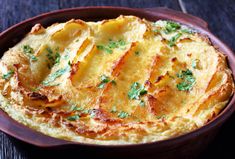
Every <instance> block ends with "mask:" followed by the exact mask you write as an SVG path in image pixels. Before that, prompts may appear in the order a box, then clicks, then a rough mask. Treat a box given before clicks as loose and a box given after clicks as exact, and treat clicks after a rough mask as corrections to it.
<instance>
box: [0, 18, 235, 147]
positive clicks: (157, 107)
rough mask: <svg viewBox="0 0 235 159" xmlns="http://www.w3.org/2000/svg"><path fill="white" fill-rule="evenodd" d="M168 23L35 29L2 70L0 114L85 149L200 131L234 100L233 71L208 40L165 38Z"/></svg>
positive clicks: (180, 31) (180, 30)
mask: <svg viewBox="0 0 235 159" xmlns="http://www.w3.org/2000/svg"><path fill="white" fill-rule="evenodd" d="M168 23H169V22H167V21H162V20H160V21H157V22H149V21H146V20H144V19H139V18H137V17H134V16H120V17H118V18H116V19H110V20H104V21H99V22H84V21H81V20H70V21H68V22H66V23H58V24H54V25H52V26H50V27H48V28H46V29H44V28H43V27H42V26H41V25H40V24H37V25H35V26H34V27H33V28H32V30H31V32H30V33H29V34H28V35H27V36H26V37H25V38H24V39H23V40H22V41H21V42H19V43H18V44H17V45H16V46H14V47H13V48H10V49H9V50H8V51H7V52H5V54H4V56H3V57H2V59H1V61H0V65H1V67H0V68H1V70H0V75H1V76H2V79H1V80H0V88H1V89H0V90H1V95H0V103H1V105H0V108H2V109H3V110H4V111H5V112H7V113H8V114H9V115H10V116H11V117H12V118H14V119H15V120H17V121H19V122H20V123H23V124H25V125H27V126H29V127H31V128H33V129H35V130H37V131H39V132H42V133H44V134H47V135H49V136H53V137H56V138H61V139H66V140H71V141H76V142H83V143H95V144H132V143H144V142H153V141H158V140H163V139H167V138H171V137H174V136H178V135H181V134H185V133H187V132H190V131H192V130H195V129H197V128H199V127H201V126H203V125H204V124H206V123H207V122H208V121H210V120H212V119H213V118H214V117H215V116H216V115H218V114H219V113H220V111H221V110H222V109H223V108H224V107H225V106H226V104H227V102H228V100H229V98H230V96H231V95H232V94H233V92H234V82H233V80H232V76H231V71H230V70H229V68H228V66H227V63H226V60H225V56H224V55H223V54H222V53H220V52H219V51H218V50H216V49H215V48H214V47H213V46H212V45H211V44H210V42H209V40H208V39H207V38H206V37H203V36H202V35H200V34H198V33H196V32H193V31H191V30H190V29H189V28H187V27H186V26H180V27H177V28H176V29H175V30H174V31H170V32H169V31H168V32H167V31H166V27H167V25H168ZM185 30H188V32H185ZM177 36H178V37H177ZM172 42H173V43H172ZM27 47H28V52H27ZM29 50H31V51H29ZM187 71H188V74H189V75H188V76H187V75H185V76H187V77H184V75H183V74H184V73H185V74H187V73H186V72H187ZM184 78H187V79H184ZM185 80H186V81H185ZM182 82H185V83H186V85H183V87H185V88H183V89H182V88H179V87H180V86H179V85H180V84H182ZM185 83H184V84H185ZM187 86H188V88H186V87H187ZM181 87H182V86H181ZM133 94H134V95H133Z"/></svg>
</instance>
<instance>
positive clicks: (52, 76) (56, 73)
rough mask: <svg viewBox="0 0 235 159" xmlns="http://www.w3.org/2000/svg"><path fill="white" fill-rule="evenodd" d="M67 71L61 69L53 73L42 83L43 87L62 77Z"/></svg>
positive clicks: (66, 69)
mask: <svg viewBox="0 0 235 159" xmlns="http://www.w3.org/2000/svg"><path fill="white" fill-rule="evenodd" d="M68 70H69V68H68V67H66V68H61V69H58V70H57V71H55V72H54V73H52V74H50V75H49V76H48V78H47V79H46V80H45V81H43V82H42V84H43V85H45V86H48V85H49V84H50V83H51V82H53V81H54V80H55V79H56V78H58V77H60V76H61V75H63V74H64V73H65V72H67V71H68Z"/></svg>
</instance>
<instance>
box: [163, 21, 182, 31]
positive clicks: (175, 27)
mask: <svg viewBox="0 0 235 159" xmlns="http://www.w3.org/2000/svg"><path fill="white" fill-rule="evenodd" d="M180 28H181V25H180V24H178V23H175V22H171V21H167V23H166V26H165V30H164V32H165V33H166V34H169V33H171V32H174V31H176V30H178V29H180Z"/></svg>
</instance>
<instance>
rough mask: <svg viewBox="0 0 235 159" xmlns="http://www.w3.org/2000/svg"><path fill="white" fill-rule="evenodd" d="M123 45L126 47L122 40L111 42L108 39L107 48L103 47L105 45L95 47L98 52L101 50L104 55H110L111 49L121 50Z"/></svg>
mask: <svg viewBox="0 0 235 159" xmlns="http://www.w3.org/2000/svg"><path fill="white" fill-rule="evenodd" d="M125 45H126V42H125V41H124V40H122V39H121V40H118V41H113V40H111V39H109V43H108V45H107V46H105V45H96V48H97V49H98V50H103V51H105V52H106V53H109V54H112V53H113V49H116V48H120V49H122V47H123V46H125Z"/></svg>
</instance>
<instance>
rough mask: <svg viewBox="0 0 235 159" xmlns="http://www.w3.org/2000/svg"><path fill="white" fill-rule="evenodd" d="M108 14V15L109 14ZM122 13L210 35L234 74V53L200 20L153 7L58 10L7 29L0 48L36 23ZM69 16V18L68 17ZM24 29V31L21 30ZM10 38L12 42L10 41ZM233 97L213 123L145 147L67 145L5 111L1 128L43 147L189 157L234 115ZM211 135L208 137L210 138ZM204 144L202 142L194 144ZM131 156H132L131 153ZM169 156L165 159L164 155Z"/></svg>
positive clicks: (22, 34)
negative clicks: (78, 147) (175, 22)
mask: <svg viewBox="0 0 235 159" xmlns="http://www.w3.org/2000/svg"><path fill="white" fill-rule="evenodd" d="M107 12H109V13H110V14H108V16H107V15H106V13H107ZM120 14H123V15H136V16H138V17H141V18H146V19H147V20H150V21H156V20H158V19H169V20H174V21H177V22H180V23H182V24H185V25H188V26H190V27H192V28H194V29H196V30H198V31H199V32H200V33H202V34H205V35H207V36H208V37H209V38H210V39H211V41H212V43H213V45H214V46H216V47H218V49H219V50H220V51H221V52H223V53H225V54H226V55H227V56H228V63H229V66H230V68H231V70H232V72H233V74H234V69H235V64H234V61H235V60H234V56H233V53H232V51H231V50H230V49H229V48H228V47H227V46H226V45H225V44H223V43H222V42H221V41H220V40H219V39H217V38H216V37H215V36H213V35H212V34H211V33H210V31H209V30H208V28H207V24H206V23H205V22H204V21H202V20H200V19H199V18H196V17H193V16H190V15H186V14H183V13H181V12H176V11H172V10H169V9H165V8H154V9H144V10H142V9H129V8H119V7H87V8H74V9H67V10H61V11H55V12H51V13H47V14H43V15H41V16H38V17H35V18H32V19H29V20H26V21H25V22H22V23H20V24H17V25H15V26H13V27H11V28H9V29H8V30H6V31H4V32H3V33H1V35H0V37H1V41H0V45H1V46H4V47H2V48H1V53H3V52H4V51H6V50H7V49H8V48H10V47H12V46H14V44H16V43H17V42H18V41H19V40H21V39H22V38H23V36H24V35H25V34H26V33H27V32H29V30H30V28H31V27H32V26H33V25H34V24H36V23H41V24H42V25H43V26H49V25H50V24H52V23H54V22H63V21H66V20H69V19H72V18H79V19H82V20H86V21H87V20H92V21H95V20H101V19H109V18H115V17H117V16H119V15H120ZM65 17H66V18H65ZM19 30H23V32H22V31H21V32H20V31H19ZM9 39H11V40H9ZM234 100H235V99H234V96H233V97H232V99H231V100H230V102H229V104H228V105H227V107H226V108H225V109H224V110H223V111H222V112H221V113H220V114H219V115H218V116H217V117H216V118H215V119H214V120H212V121H210V122H209V123H208V124H206V125H205V126H203V127H201V128H199V129H197V130H195V131H193V132H190V133H187V134H185V135H181V136H178V137H175V138H171V139H167V140H163V141H158V142H152V143H146V144H133V145H112V146H111V145H110V146H101V145H93V144H81V143H74V142H68V141H64V140H60V139H55V138H51V137H48V136H45V135H43V134H41V133H38V132H35V131H34V130H31V129H29V128H27V127H25V126H23V125H21V124H19V123H17V122H15V121H14V120H12V119H11V118H9V117H8V116H7V115H6V114H5V113H4V112H2V111H1V112H0V113H1V116H0V121H1V125H0V129H1V130H2V131H4V132H6V133H7V134H9V135H11V136H14V137H16V138H18V139H20V140H22V141H25V142H27V143H30V144H33V145H36V146H40V147H60V146H69V145H70V146H71V145H74V146H75V145H76V146H85V147H88V148H89V147H93V148H97V149H100V148H104V149H109V150H111V149H112V150H116V151H120V150H124V148H125V149H126V148H128V151H130V152H132V153H134V152H137V151H139V150H142V149H143V150H147V152H150V153H151V152H156V151H158V152H159V153H158V155H159V157H162V156H164V154H167V153H166V152H167V151H170V152H171V153H170V154H171V155H170V154H168V155H167V156H168V157H169V156H173V154H176V153H177V152H178V153H177V155H187V152H190V151H192V150H194V151H195V152H196V151H199V150H201V147H202V145H206V144H207V143H208V142H209V141H210V140H211V139H212V138H213V137H214V135H215V133H216V130H217V129H218V128H219V127H220V125H221V124H222V123H223V122H224V121H225V120H226V119H227V118H228V117H229V116H230V115H231V114H232V112H233V111H234V106H233V103H234ZM208 136H209V137H208ZM195 141H201V142H195ZM132 153H130V154H132ZM168 153H169V152H168ZM164 157H166V156H164Z"/></svg>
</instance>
